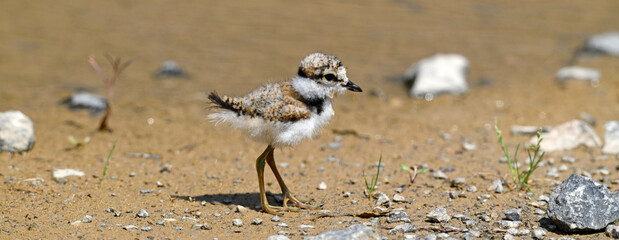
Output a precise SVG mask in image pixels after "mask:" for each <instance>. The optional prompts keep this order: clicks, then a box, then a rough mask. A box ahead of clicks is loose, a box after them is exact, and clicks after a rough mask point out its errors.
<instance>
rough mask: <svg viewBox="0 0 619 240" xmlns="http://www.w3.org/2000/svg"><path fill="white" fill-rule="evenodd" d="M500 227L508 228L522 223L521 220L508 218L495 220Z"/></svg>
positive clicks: (516, 226)
mask: <svg viewBox="0 0 619 240" xmlns="http://www.w3.org/2000/svg"><path fill="white" fill-rule="evenodd" d="M497 224H498V225H499V227H500V228H501V229H510V228H518V227H520V225H522V222H521V221H508V220H499V221H498V222H497Z"/></svg>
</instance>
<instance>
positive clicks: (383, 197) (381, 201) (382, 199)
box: [372, 192, 391, 207]
mask: <svg viewBox="0 0 619 240" xmlns="http://www.w3.org/2000/svg"><path fill="white" fill-rule="evenodd" d="M372 195H374V196H373V197H375V198H376V205H377V206H385V207H390V206H391V200H389V197H387V194H385V193H383V192H375V193H374V194H372Z"/></svg>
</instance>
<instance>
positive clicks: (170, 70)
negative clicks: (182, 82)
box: [155, 60, 188, 78]
mask: <svg viewBox="0 0 619 240" xmlns="http://www.w3.org/2000/svg"><path fill="white" fill-rule="evenodd" d="M155 76H157V77H159V78H183V77H187V76H188V74H187V73H186V72H185V71H184V70H183V69H181V67H180V66H179V65H178V63H177V62H175V61H172V60H168V61H165V62H163V63H162V64H161V67H160V68H159V71H157V73H156V74H155Z"/></svg>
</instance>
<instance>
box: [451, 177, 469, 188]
mask: <svg viewBox="0 0 619 240" xmlns="http://www.w3.org/2000/svg"><path fill="white" fill-rule="evenodd" d="M464 184H466V179H464V178H463V177H457V178H454V179H453V180H451V187H456V188H460V187H463V186H464Z"/></svg>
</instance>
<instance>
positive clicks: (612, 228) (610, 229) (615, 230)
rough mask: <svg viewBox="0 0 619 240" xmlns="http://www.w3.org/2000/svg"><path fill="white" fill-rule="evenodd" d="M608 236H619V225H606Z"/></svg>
mask: <svg viewBox="0 0 619 240" xmlns="http://www.w3.org/2000/svg"><path fill="white" fill-rule="evenodd" d="M606 236H608V237H610V238H619V226H617V225H612V224H611V225H608V226H607V227H606Z"/></svg>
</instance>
